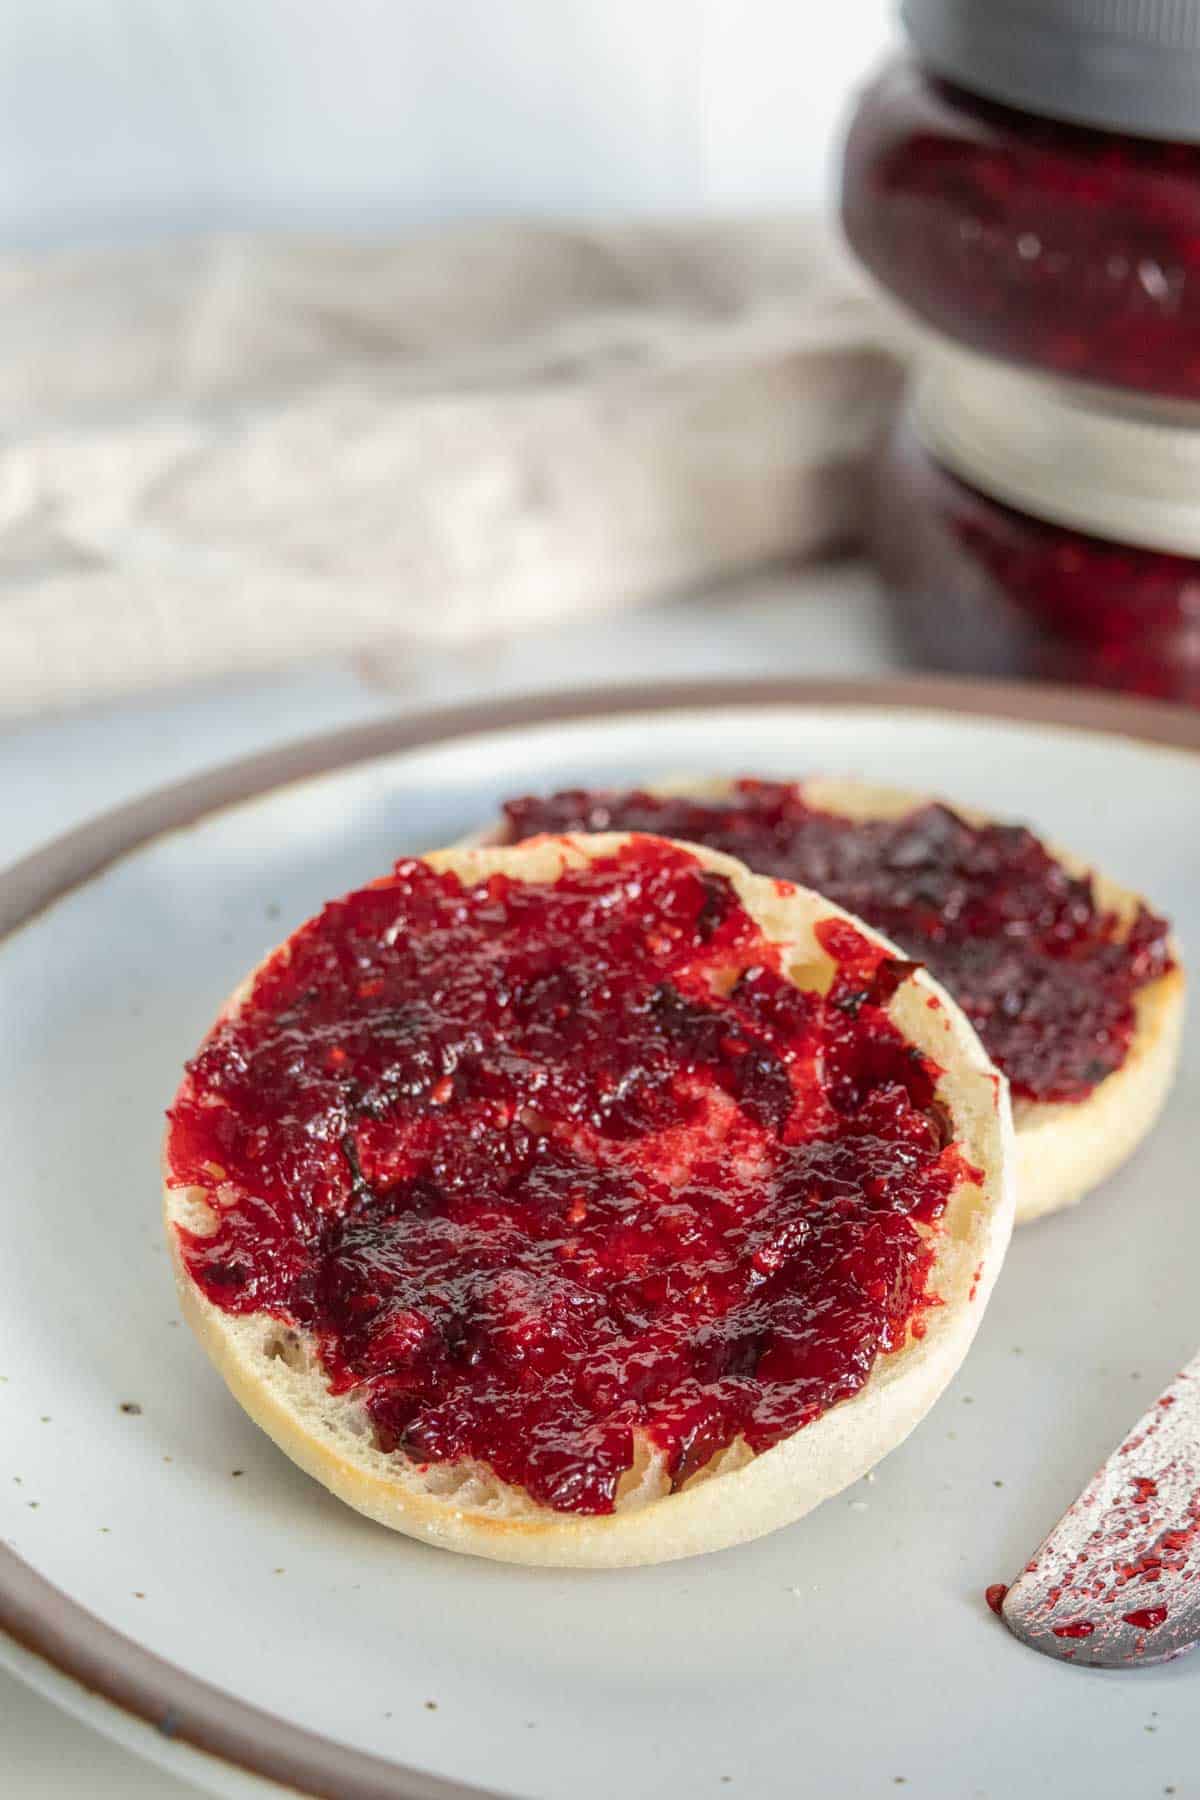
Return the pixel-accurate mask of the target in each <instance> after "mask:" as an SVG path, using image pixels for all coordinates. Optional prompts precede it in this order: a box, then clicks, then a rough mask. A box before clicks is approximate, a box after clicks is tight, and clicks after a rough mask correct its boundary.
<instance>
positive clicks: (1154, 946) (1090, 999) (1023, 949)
mask: <svg viewBox="0 0 1200 1800" xmlns="http://www.w3.org/2000/svg"><path fill="white" fill-rule="evenodd" d="M505 816H506V821H507V834H508V835H509V836H510V837H511V838H512V839H518V838H522V837H527V836H529V835H531V834H532V833H536V832H540V831H589V830H590V831H607V830H614V831H657V832H660V833H662V835H663V836H666V837H677V838H684V839H687V840H689V841H691V842H692V843H698V844H705V845H707V846H709V847H710V848H711V849H714V850H724V851H727V852H729V853H730V854H731V855H733V856H737V857H739V858H740V859H741V860H742V861H743V862H745V863H746V864H747V865H748V866H749V867H750V868H752V869H754V870H756V871H757V872H758V873H759V874H763V875H775V876H779V877H782V878H783V879H785V880H787V881H793V882H798V883H800V884H801V885H803V886H806V887H812V888H816V889H817V890H818V892H820V893H822V894H826V895H828V896H829V898H830V899H831V900H835V901H836V902H837V903H838V904H839V905H841V906H844V907H845V908H846V909H847V910H848V911H849V912H853V913H856V914H858V916H859V917H861V918H863V919H865V920H866V921H867V922H868V924H871V925H874V926H876V927H877V928H878V929H879V930H880V931H883V932H885V933H886V934H887V936H888V937H890V938H892V939H893V940H894V941H895V942H896V943H897V944H899V945H900V946H901V948H902V949H903V950H905V951H906V952H907V954H908V955H909V956H913V957H917V958H919V959H920V961H922V962H923V963H925V964H927V965H928V967H929V968H930V969H931V970H932V972H933V973H934V974H935V975H936V976H937V977H938V978H939V979H940V980H941V981H944V982H945V984H946V986H947V988H948V989H949V990H950V992H951V993H952V994H953V995H954V996H955V998H956V999H957V1000H958V1002H959V1004H960V1005H961V1006H962V1008H963V1010H964V1012H966V1014H967V1015H968V1017H969V1018H970V1019H971V1021H972V1023H973V1024H974V1026H975V1028H976V1029H977V1031H978V1032H979V1034H980V1036H981V1038H982V1039H983V1042H984V1044H985V1045H986V1046H987V1049H988V1051H989V1053H990V1054H991V1056H992V1057H993V1058H994V1059H995V1061H996V1063H997V1064H998V1066H999V1067H1000V1068H1001V1069H1003V1070H1004V1072H1005V1073H1006V1074H1007V1076H1008V1078H1009V1081H1010V1082H1011V1084H1012V1087H1013V1091H1014V1093H1016V1094H1019V1095H1022V1096H1024V1097H1026V1098H1028V1099H1033V1100H1083V1099H1086V1097H1087V1095H1088V1094H1089V1093H1091V1091H1092V1089H1093V1088H1094V1087H1095V1086H1096V1084H1097V1082H1099V1081H1102V1080H1103V1079H1104V1077H1105V1076H1106V1075H1110V1074H1111V1073H1112V1072H1113V1070H1114V1069H1117V1068H1119V1067H1120V1065H1121V1063H1122V1061H1123V1060H1124V1058H1125V1055H1126V1053H1127V1051H1128V1049H1129V1045H1130V1042H1131V1040H1132V1037H1133V1032H1134V1026H1135V1018H1134V1008H1133V997H1134V994H1135V993H1136V991H1137V989H1138V988H1139V987H1140V986H1141V985H1142V984H1143V983H1145V982H1147V981H1150V980H1151V979H1153V978H1154V977H1155V976H1156V975H1159V974H1161V973H1162V972H1163V971H1164V969H1166V968H1167V967H1168V966H1169V956H1168V950H1167V927H1166V924H1165V923H1164V921H1163V920H1161V919H1158V918H1155V917H1154V916H1153V914H1151V913H1149V912H1147V911H1146V910H1145V909H1144V908H1142V909H1140V910H1139V912H1138V914H1137V916H1136V918H1135V919H1134V921H1133V923H1132V925H1131V926H1130V928H1129V930H1128V932H1127V933H1123V932H1122V930H1121V928H1120V926H1119V925H1118V922H1117V920H1116V919H1115V918H1113V916H1112V915H1111V914H1109V913H1106V912H1104V911H1102V910H1101V909H1100V908H1099V907H1098V906H1097V904H1096V901H1095V898H1094V896H1093V893H1092V889H1091V884H1090V882H1088V881H1081V880H1076V879H1075V878H1074V877H1072V876H1070V875H1068V874H1067V872H1066V870H1065V869H1063V867H1062V866H1061V864H1059V863H1057V862H1055V860H1054V859H1053V857H1051V856H1050V855H1049V854H1048V852H1047V851H1046V850H1045V849H1044V848H1043V846H1042V844H1041V843H1040V842H1039V840H1038V839H1037V838H1036V837H1034V835H1033V833H1032V832H1030V831H1026V830H1025V829H1024V828H1023V827H1022V826H1018V825H983V826H972V825H968V824H967V823H966V821H965V820H963V819H961V818H960V817H959V816H958V814H957V813H954V812H952V811H951V810H950V808H949V807H947V806H938V805H929V806H923V807H920V808H919V809H918V810H916V811H914V812H910V813H908V814H906V815H905V816H904V817H902V818H899V819H888V820H872V821H869V822H865V823H864V822H856V821H853V820H850V819H846V818H842V817H840V816H835V815H834V814H832V813H828V812H822V811H820V810H819V809H818V808H816V807H814V806H810V805H809V804H808V802H807V801H806V800H805V798H804V793H803V790H802V788H800V787H798V786H795V785H789V784H785V783H782V782H771V781H749V780H745V781H739V782H737V783H735V784H734V789H733V792H732V794H731V795H730V796H729V797H728V798H724V799H719V800H695V799H690V798H687V797H656V796H654V795H652V794H647V793H640V792H636V791H634V792H630V793H603V792H600V793H588V792H585V791H568V792H565V793H560V794H555V795H551V796H550V797H549V798H547V799H539V798H527V799H520V800H513V801H510V802H509V803H508V805H507V806H506V807H505Z"/></svg>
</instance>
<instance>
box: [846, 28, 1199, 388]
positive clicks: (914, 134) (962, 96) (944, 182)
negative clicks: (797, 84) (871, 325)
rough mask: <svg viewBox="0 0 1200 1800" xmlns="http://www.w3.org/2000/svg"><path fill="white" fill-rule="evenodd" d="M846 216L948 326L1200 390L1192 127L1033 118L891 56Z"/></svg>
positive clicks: (920, 311) (859, 124)
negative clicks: (1185, 136)
mask: <svg viewBox="0 0 1200 1800" xmlns="http://www.w3.org/2000/svg"><path fill="white" fill-rule="evenodd" d="M842 217H843V222H844V224H845V228H846V232H847V235H848V236H849V239H850V242H851V244H852V245H853V246H854V249H855V251H856V252H857V254H858V255H859V256H860V257H861V259H862V261H863V262H864V263H865V264H866V266H867V267H868V268H869V269H870V270H871V271H872V273H873V274H874V275H875V276H876V277H877V279H878V280H879V281H881V282H882V283H883V285H884V286H885V287H886V288H888V289H889V290H890V292H891V293H893V294H894V295H895V296H896V297H897V298H898V299H899V300H901V301H903V302H904V303H905V304H906V305H907V306H909V307H910V308H911V309H912V310H913V311H914V312H915V313H916V314H917V315H918V316H919V317H920V318H922V319H923V320H925V321H926V322H927V323H928V324H930V325H933V326H935V327H936V328H937V329H939V330H941V331H943V332H945V333H946V334H947V335H948V336H949V337H952V338H955V339H957V340H958V341H959V342H960V343H964V344H968V345H970V346H971V347H972V348H974V349H977V350H981V351H984V352H987V353H989V354H991V355H993V356H1000V357H1004V358H1006V359H1008V360H1010V361H1013V362H1018V363H1023V364H1026V365H1029V366H1032V367H1034V368H1039V369H1045V370H1050V371H1053V372H1054V373H1056V374H1059V375H1068V376H1073V377H1077V378H1079V379H1082V380H1087V381H1090V382H1098V383H1104V384H1106V385H1111V386H1117V387H1123V388H1130V389H1135V390H1137V391H1138V392H1140V393H1143V394H1147V395H1165V396H1170V397H1173V398H1176V399H1185V400H1195V399H1198V398H1200V145H1197V144H1185V143H1166V142H1156V141H1153V140H1151V139H1149V138H1140V137H1132V136H1124V135H1121V134H1119V133H1115V132H1109V131H1099V130H1095V129H1092V128H1089V127H1085V126H1080V125H1070V124H1062V123H1056V122H1054V121H1052V120H1049V119H1041V118H1036V117H1034V116H1033V115H1032V114H1030V113H1025V112H1020V111H1017V110H1015V109H1013V108H1011V107H1008V106H1002V105H999V104H998V103H996V102H994V101H990V100H985V99H981V98H977V97H976V96H974V95H972V94H969V93H967V92H965V91H964V90H963V89H961V88H957V87H953V86H951V85H950V84H949V83H947V82H944V81H941V80H939V79H937V78H936V77H934V76H931V75H928V74H926V73H924V72H923V71H922V70H921V68H920V67H919V66H918V65H916V64H914V63H912V62H910V61H908V60H903V59H902V60H899V61H897V62H895V63H894V64H893V65H892V66H891V67H890V68H888V69H887V70H885V72H884V73H883V75H882V76H881V77H880V78H879V79H878V80H877V81H876V82H875V83H874V84H873V85H872V86H871V87H870V88H868V90H867V92H866V93H865V95H864V96H863V99H862V101H861V103H860V105H859V107H858V110H857V113H856V115H855V119H854V123H853V125H852V127H851V131H850V136H849V139H848V142H847V147H846V156H845V164H844V170H843V182H842Z"/></svg>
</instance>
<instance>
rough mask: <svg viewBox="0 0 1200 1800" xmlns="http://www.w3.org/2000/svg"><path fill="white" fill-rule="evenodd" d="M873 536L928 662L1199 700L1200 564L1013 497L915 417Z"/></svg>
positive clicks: (901, 441)
mask: <svg viewBox="0 0 1200 1800" xmlns="http://www.w3.org/2000/svg"><path fill="white" fill-rule="evenodd" d="M870 536H871V543H872V549H873V552H874V555H875V558H876V561H877V562H878V564H879V567H880V570H881V572H882V574H883V575H884V577H885V580H886V581H887V583H888V586H889V588H890V589H891V590H892V593H893V595H894V599H895V604H896V619H897V624H898V626H899V629H900V631H901V633H902V635H903V637H904V638H905V640H906V646H907V648H908V650H909V651H910V652H911V653H912V654H913V655H914V657H915V658H916V659H917V660H919V661H920V662H922V663H923V664H925V665H926V666H931V667H934V668H943V669H951V670H955V671H961V672H963V673H969V674H987V675H1004V676H1020V677H1032V678H1033V679H1035V680H1046V681H1058V682H1066V683H1072V684H1073V683H1076V682H1084V683H1086V684H1087V685H1088V686H1091V687H1106V688H1113V689H1119V690H1122V691H1124V692H1126V693H1133V694H1142V695H1145V696H1147V697H1149V698H1152V699H1158V700H1175V701H1178V702H1180V703H1182V704H1184V705H1189V706H1200V559H1198V558H1195V557H1190V556H1176V555H1172V554H1171V553H1169V552H1167V551H1161V550H1150V549H1145V548H1140V547H1138V546H1137V545H1132V544H1120V543H1114V542H1111V541H1109V540H1107V539H1105V538H1099V537H1094V536H1092V535H1090V534H1089V533H1087V532H1082V531H1075V530H1073V529H1072V528H1071V527H1070V526H1067V525H1056V524H1054V523H1053V522H1052V521H1050V520H1044V519H1037V518H1034V517H1032V516H1031V515H1030V514H1028V513H1023V512H1020V511H1018V510H1017V509H1016V508H1014V507H1011V506H1005V505H1004V504H1002V503H1001V502H1000V501H999V500H993V499H992V498H991V497H990V496H989V495H987V494H984V493H982V492H980V491H979V490H978V489H977V488H974V487H971V486H970V485H969V484H968V483H966V482H965V481H961V480H959V478H958V477H957V476H956V475H954V474H952V473H951V472H950V470H948V469H946V468H944V467H943V466H942V465H941V464H940V463H939V462H938V461H937V460H936V458H934V457H933V456H931V455H930V454H929V452H928V451H927V450H926V449H925V448H924V446H923V445H922V444H921V443H920V442H919V441H918V439H917V437H916V435H915V433H914V432H913V431H912V429H911V427H910V426H909V425H908V424H906V423H901V424H900V425H899V426H898V428H897V429H896V431H895V432H894V433H893V436H892V439H891V442H890V444H889V446H888V448H887V451H886V454H885V455H884V456H883V457H882V458H881V460H880V463H879V468H878V476H877V481H876V491H875V496H874V503H873V507H872V518H871V523H870Z"/></svg>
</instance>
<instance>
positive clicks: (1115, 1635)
mask: <svg viewBox="0 0 1200 1800" xmlns="http://www.w3.org/2000/svg"><path fill="white" fill-rule="evenodd" d="M988 1601H989V1604H991V1605H992V1606H993V1609H994V1610H996V1611H998V1612H999V1614H1000V1617H1001V1618H1002V1619H1003V1620H1004V1623H1005V1624H1006V1625H1007V1626H1008V1628H1009V1630H1010V1631H1011V1632H1012V1633H1013V1635H1014V1636H1015V1637H1018V1638H1020V1640H1021V1642H1022V1643H1024V1644H1028V1645H1029V1646H1030V1648H1031V1649H1033V1650H1040V1651H1041V1652H1042V1653H1043V1654H1044V1655H1047V1656H1056V1657H1059V1658H1060V1659H1061V1660H1062V1661H1064V1662H1074V1663H1082V1664H1087V1665H1090V1666H1092V1667H1094V1668H1103V1669H1117V1668H1128V1667H1131V1666H1137V1665H1140V1664H1151V1663H1160V1662H1167V1661H1169V1660H1170V1659H1171V1658H1172V1657H1175V1656H1181V1655H1182V1654H1183V1653H1184V1651H1185V1650H1190V1649H1192V1647H1193V1646H1194V1645H1195V1643H1196V1642H1197V1640H1200V1354H1198V1355H1197V1356H1196V1357H1194V1358H1193V1360H1192V1361H1191V1362H1190V1363H1188V1365H1187V1367H1186V1368H1184V1369H1182V1370H1181V1371H1180V1373H1179V1374H1178V1375H1177V1376H1176V1378H1175V1380H1174V1381H1173V1382H1172V1383H1171V1385H1170V1386H1169V1387H1168V1388H1167V1389H1166V1390H1165V1391H1164V1392H1163V1393H1162V1394H1160V1395H1159V1397H1158V1399H1157V1400H1156V1401H1155V1402H1154V1404H1153V1406H1151V1407H1150V1408H1149V1409H1148V1410H1147V1411H1146V1412H1145V1413H1143V1415H1142V1417H1141V1418H1140V1419H1139V1420H1138V1422H1137V1424H1136V1425H1135V1426H1134V1427H1133V1430H1132V1431H1131V1432H1130V1433H1129V1435H1128V1436H1127V1437H1126V1438H1125V1439H1124V1440H1123V1442H1122V1443H1121V1444H1120V1445H1119V1446H1118V1447H1117V1449H1116V1450H1114V1451H1113V1454H1112V1455H1111V1456H1110V1457H1109V1459H1108V1461H1107V1462H1106V1463H1105V1464H1104V1466H1103V1468H1101V1469H1100V1470H1098V1472H1097V1473H1096V1474H1095V1475H1094V1476H1093V1477H1092V1479H1091V1481H1089V1483H1088V1485H1087V1487H1086V1488H1084V1490H1083V1492H1082V1494H1081V1495H1080V1496H1079V1498H1078V1500H1076V1501H1075V1503H1074V1505H1073V1506H1071V1507H1069V1508H1068V1510H1067V1511H1066V1512H1065V1513H1064V1514H1063V1516H1062V1518H1061V1519H1060V1520H1059V1522H1058V1524H1057V1525H1056V1526H1055V1527H1054V1529H1053V1531H1052V1532H1051V1533H1050V1535H1049V1536H1048V1537H1047V1538H1046V1539H1045V1541H1044V1542H1043V1543H1042V1544H1041V1545H1040V1546H1039V1548H1038V1549H1037V1550H1036V1551H1035V1552H1034V1555H1033V1556H1032V1557H1031V1559H1030V1561H1029V1562H1028V1563H1027V1564H1026V1566H1025V1569H1024V1571H1023V1572H1022V1573H1021V1574H1020V1575H1019V1576H1018V1577H1017V1579H1016V1581H1014V1582H1013V1584H1012V1586H1011V1587H1010V1588H1008V1590H1007V1591H1004V1590H1003V1589H1000V1590H995V1589H991V1588H989V1590H988Z"/></svg>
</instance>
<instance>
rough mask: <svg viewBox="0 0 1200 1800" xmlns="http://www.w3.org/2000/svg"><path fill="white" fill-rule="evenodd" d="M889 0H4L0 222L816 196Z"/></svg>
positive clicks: (179, 226) (543, 208)
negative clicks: (828, 0) (820, 0)
mask: <svg viewBox="0 0 1200 1800" xmlns="http://www.w3.org/2000/svg"><path fill="white" fill-rule="evenodd" d="M892 12H893V7H892V3H891V0H840V4H835V5H833V6H826V5H824V4H815V3H814V0H5V4H4V5H3V6H2V7H0V245H10V246H11V245H20V244H25V243H29V244H37V243H64V242H65V243H69V242H77V241H80V240H82V239H87V240H91V241H95V240H102V239H112V238H120V237H140V236H144V235H149V234H154V233H160V232H163V231H172V232H173V231H181V230H195V229H197V228H204V227H214V226H234V227H239V228H241V227H248V226H257V225H267V226H302V227H303V226H313V227H318V228H337V227H339V226H340V227H358V228H362V229H380V228H386V227H389V226H395V225H402V224H413V223H425V222H428V221H432V220H439V219H445V218H475V217H479V216H482V215H492V214H514V213H516V214H525V215H564V214H566V215H570V214H576V215H579V214H587V215H593V216H595V215H604V214H609V215H611V214H620V213H635V212H636V213H646V212H685V213H690V212H697V211H705V210H709V211H714V210H715V211H728V210H733V209H747V208H754V209H771V210H775V209H779V208H792V207H795V206H807V207H812V206H816V205H819V204H821V203H822V202H823V201H824V200H825V199H827V197H828V195H829V193H830V191H831V164H832V157H831V149H832V147H833V145H834V143H835V141H836V138H837V135H838V132H839V130H840V125H841V121H842V119H843V118H844V114H845V108H846V102H847V98H848V95H849V93H850V90H851V88H852V86H853V84H854V83H855V82H856V81H857V80H858V79H859V78H860V77H861V75H862V74H863V73H864V72H865V71H866V70H868V69H869V68H870V67H871V66H872V64H873V63H874V62H875V61H876V60H877V59H878V58H879V56H880V54H881V53H882V50H883V49H884V47H885V46H886V44H887V42H888V41H889V36H890V20H891V16H892Z"/></svg>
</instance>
